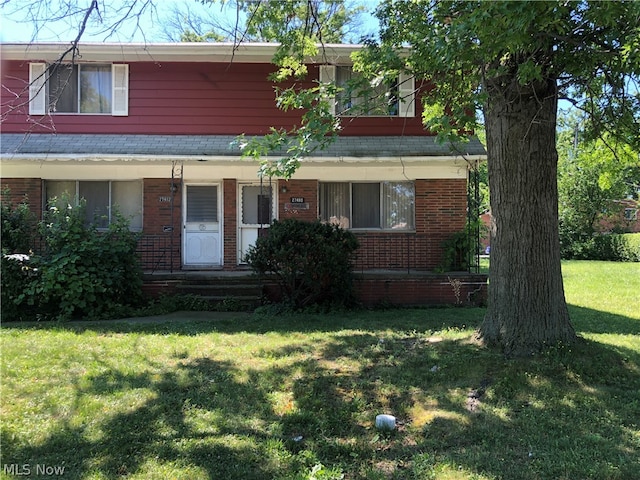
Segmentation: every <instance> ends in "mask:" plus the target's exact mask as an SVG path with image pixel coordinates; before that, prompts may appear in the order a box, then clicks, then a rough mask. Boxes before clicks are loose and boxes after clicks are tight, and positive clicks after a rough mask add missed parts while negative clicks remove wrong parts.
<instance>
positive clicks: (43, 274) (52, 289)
mask: <svg viewBox="0 0 640 480" xmlns="http://www.w3.org/2000/svg"><path fill="white" fill-rule="evenodd" d="M57 204H58V205H63V206H62V207H56V206H54V207H51V208H50V209H49V210H48V211H47V212H46V213H45V215H44V219H43V221H42V222H41V223H40V234H41V235H42V237H43V239H44V243H45V253H44V255H43V256H42V258H40V259H39V266H38V271H39V274H38V276H37V281H36V282H35V283H33V284H32V285H31V290H30V291H29V292H28V293H30V294H31V295H32V297H33V298H36V299H37V300H38V305H39V308H38V310H39V312H40V314H41V315H43V316H44V317H47V318H57V319H60V320H66V319H70V318H74V317H76V318H77V317H91V318H106V317H109V316H110V314H111V312H115V311H118V312H120V311H122V307H123V306H128V305H137V304H139V302H140V301H141V298H142V269H141V267H140V265H139V261H138V256H137V254H136V245H137V235H136V234H135V233H132V232H130V231H129V222H128V221H127V220H126V219H125V218H123V217H122V216H120V215H118V214H117V213H116V212H113V213H112V222H111V224H110V225H109V227H108V229H107V230H106V231H98V230H97V228H96V227H95V226H94V225H93V224H91V225H86V224H85V215H84V209H85V205H84V202H81V204H80V206H78V207H72V206H71V204H70V203H68V202H64V201H63V202H60V203H57ZM64 205H66V207H65V206H64Z"/></svg>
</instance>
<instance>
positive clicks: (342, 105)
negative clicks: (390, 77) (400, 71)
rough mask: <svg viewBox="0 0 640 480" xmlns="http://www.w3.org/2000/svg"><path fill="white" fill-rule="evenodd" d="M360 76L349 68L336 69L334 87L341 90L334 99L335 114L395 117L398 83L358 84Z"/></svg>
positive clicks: (396, 113) (396, 112)
mask: <svg viewBox="0 0 640 480" xmlns="http://www.w3.org/2000/svg"><path fill="white" fill-rule="evenodd" d="M359 77H360V75H359V74H358V73H356V72H354V71H353V69H352V68H351V67H336V85H337V86H338V87H339V88H341V89H342V90H341V91H340V92H339V93H338V95H337V98H336V112H337V113H338V114H340V115H346V116H355V115H366V116H376V115H377V116H397V115H398V83H397V82H392V83H388V82H383V81H380V82H379V83H377V84H373V85H370V84H364V85H363V84H362V82H360V83H358V78H359Z"/></svg>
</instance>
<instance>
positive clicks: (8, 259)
mask: <svg viewBox="0 0 640 480" xmlns="http://www.w3.org/2000/svg"><path fill="white" fill-rule="evenodd" d="M10 193H11V192H10V191H9V190H8V189H3V191H2V198H1V203H0V210H1V220H0V221H1V224H2V236H1V238H2V259H1V266H0V272H1V273H0V279H1V281H0V302H1V305H2V319H3V320H4V321H7V320H12V319H22V318H28V317H29V315H32V313H33V312H32V311H31V309H30V308H29V306H28V305H27V300H28V299H27V296H26V291H27V290H28V289H29V285H30V284H31V283H32V282H33V281H34V279H35V276H36V273H37V271H36V270H34V268H33V266H32V261H31V257H32V255H31V252H30V250H31V249H32V243H33V233H34V230H35V225H36V219H35V216H34V215H33V213H32V212H31V210H30V209H29V204H28V199H27V197H26V196H25V198H24V201H22V202H21V203H20V204H18V205H14V204H13V202H12V201H11V199H10Z"/></svg>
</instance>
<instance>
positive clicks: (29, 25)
mask: <svg viewBox="0 0 640 480" xmlns="http://www.w3.org/2000/svg"><path fill="white" fill-rule="evenodd" d="M36 1H38V0H36ZM60 1H61V0H58V1H57V2H56V0H48V2H49V3H51V4H54V5H55V4H57V3H58V2H60ZM89 1H90V0H78V4H81V5H82V4H86V3H88V2H89ZM360 1H361V3H362V4H364V5H365V7H366V8H367V9H369V10H371V11H372V10H373V9H374V8H375V6H376V4H377V3H378V0H360ZM30 3H31V2H30V1H29V0H14V2H13V3H12V2H11V1H6V2H3V1H1V0H0V5H2V6H0V42H7V43H8V42H31V41H34V40H35V41H39V42H51V41H61V42H68V41H71V40H73V39H74V38H75V37H76V35H77V32H78V22H79V19H75V24H74V23H73V22H71V21H70V20H69V19H67V20H61V21H58V22H46V23H44V24H42V25H40V28H35V25H34V24H33V22H32V21H30V20H29V19H28V18H27V17H26V15H25V13H26V12H27V10H28V8H29V7H28V5H29V4H30ZM62 3H64V2H62ZM122 3H123V2H122V1H121V0H107V1H105V2H101V4H102V5H104V4H107V8H110V9H114V8H115V9H117V8H118V6H121V5H122ZM140 3H143V2H140ZM155 4H156V11H155V12H151V11H147V12H146V13H145V14H144V15H143V16H141V17H140V25H139V26H137V25H136V24H135V22H134V21H132V20H129V21H127V22H126V23H124V24H123V25H122V26H120V27H119V28H118V29H117V33H116V34H115V35H111V36H107V34H105V33H104V32H103V30H104V26H101V25H99V24H98V23H97V22H90V23H89V25H88V27H87V30H86V31H85V33H84V35H83V37H82V39H83V41H85V42H123V43H130V42H164V41H168V39H167V37H166V35H164V32H163V27H162V24H163V19H166V18H167V17H169V16H170V12H171V10H172V8H174V7H175V6H184V5H188V7H189V8H190V9H191V10H192V11H195V12H201V13H203V14H209V13H210V12H212V11H213V12H216V13H218V14H219V15H228V14H226V13H224V12H222V9H221V6H220V5H219V4H217V5H215V4H214V5H207V6H203V5H202V4H201V3H200V2H198V1H195V0H191V1H189V0H156V1H155ZM16 5H18V6H20V5H23V8H22V9H21V10H19V11H16V10H15V8H16ZM107 15H108V13H107ZM363 21H364V25H363V28H364V30H365V31H366V32H367V33H374V32H375V29H376V21H375V19H374V18H373V17H372V16H371V15H365V16H364V18H363Z"/></svg>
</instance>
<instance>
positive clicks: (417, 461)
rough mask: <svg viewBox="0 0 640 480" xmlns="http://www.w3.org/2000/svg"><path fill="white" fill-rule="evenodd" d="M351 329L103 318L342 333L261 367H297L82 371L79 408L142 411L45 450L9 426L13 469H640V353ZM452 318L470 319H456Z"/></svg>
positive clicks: (58, 439)
mask: <svg viewBox="0 0 640 480" xmlns="http://www.w3.org/2000/svg"><path fill="white" fill-rule="evenodd" d="M454 311H455V310H454ZM583 313H585V312H583ZM586 313H588V312H586ZM346 320H349V319H348V318H347V319H333V320H331V319H325V320H324V321H322V322H321V323H319V324H317V325H315V327H314V328H310V329H309V330H306V329H305V327H304V326H302V327H300V328H293V327H294V325H291V324H288V323H287V322H286V319H281V320H277V319H272V320H271V321H268V320H264V319H255V318H254V319H247V321H246V322H237V321H236V322H231V323H226V322H225V323H218V322H196V323H195V324H191V325H187V324H185V325H173V326H172V325H151V326H149V325H129V324H121V323H113V322H112V323H110V324H105V323H99V324H96V325H95V327H93V326H92V327H91V329H92V330H96V331H98V332H102V331H108V332H114V331H116V332H127V331H130V330H129V329H133V331H136V332H141V331H142V332H149V333H157V332H164V331H170V332H171V333H178V334H185V335H194V334H197V333H203V332H204V333H206V332H212V331H216V332H224V333H229V334H233V333H236V332H254V333H262V332H264V331H284V332H289V331H303V332H304V331H312V332H316V331H322V332H327V335H326V338H325V339H324V341H323V342H321V343H317V342H314V341H312V340H311V339H310V340H308V341H306V342H301V343H299V344H297V345H287V346H284V347H280V348H269V347H265V348H262V349H260V350H259V353H258V355H257V356H258V357H260V358H267V359H271V358H272V359H274V360H275V359H279V360H283V361H281V362H276V361H274V362H273V365H271V366H263V367H245V366H243V364H242V361H243V359H238V362H229V361H219V360H216V359H215V358H214V357H213V356H204V357H191V356H189V354H188V353H186V354H180V355H176V356H175V358H174V359H173V361H172V362H171V364H167V365H166V366H164V368H162V369H160V372H159V373H148V372H137V373H127V372H123V371H119V370H118V369H116V368H111V369H109V368H107V369H106V370H105V371H104V372H103V373H100V374H97V375H90V376H78V377H77V378H75V380H74V382H75V383H74V388H75V403H76V405H81V404H83V403H84V402H88V401H90V400H91V399H94V400H95V399H102V400H104V402H105V407H104V409H108V405H109V401H110V400H111V399H112V398H119V397H122V396H129V397H130V399H131V400H130V402H131V404H130V406H129V407H128V408H123V405H122V403H120V404H119V407H118V408H117V409H116V410H115V411H114V412H113V413H109V412H108V411H102V412H100V415H99V417H98V418H96V420H95V423H94V424H90V425H86V424H80V425H79V424H78V423H77V422H75V421H74V419H73V415H71V417H70V418H65V419H62V420H60V422H59V428H58V429H57V430H56V432H55V433H53V434H51V435H50V436H48V437H45V438H43V439H41V440H40V441H37V442H30V441H29V439H26V438H23V437H22V436H21V435H22V434H21V432H18V431H9V430H7V429H3V435H2V438H3V451H2V457H3V458H2V461H3V463H4V464H7V463H19V464H36V463H38V464H49V465H59V464H60V461H61V459H64V461H65V462H66V463H65V464H66V467H67V470H66V472H65V478H86V477H87V476H95V477H99V478H119V477H122V476H127V475H138V476H139V477H140V478H142V477H144V476H147V475H148V474H153V475H155V476H156V477H158V476H160V475H161V474H162V472H163V471H165V470H163V468H166V469H168V470H166V471H168V472H169V475H170V476H172V477H174V478H178V476H177V474H181V475H182V476H183V478H237V479H272V478H307V477H306V476H305V475H306V474H308V472H309V471H310V470H311V468H312V467H313V466H314V465H316V464H318V463H323V464H324V465H329V466H333V467H336V468H339V469H340V470H342V471H343V472H345V474H346V478H370V479H382V478H398V479H400V478H402V479H404V478H407V479H410V478H421V479H428V478H438V476H439V475H443V476H444V475H445V474H447V473H451V475H453V474H456V475H458V476H457V477H455V478H471V477H473V475H484V476H485V477H481V478H509V479H516V480H517V479H539V478H612V479H613V478H621V479H622V478H634V476H635V475H637V472H638V471H640V461H639V460H638V457H637V449H638V447H639V445H638V433H637V432H638V428H639V426H638V423H637V421H638V418H640V400H639V399H638V398H637V392H638V391H640V354H639V353H638V351H634V350H630V349H626V348H622V347H616V346H610V345H607V344H602V343H597V342H594V341H583V342H581V343H580V344H578V345H575V346H573V347H571V348H569V347H565V348H557V349H553V350H550V351H549V352H547V353H546V354H545V355H544V356H542V357H540V358H537V359H535V360H510V361H508V360H505V359H504V358H503V357H502V356H501V355H499V354H498V353H497V352H494V351H490V350H487V349H484V348H482V347H480V346H478V345H476V344H474V343H472V342H469V341H464V340H457V341H452V340H443V339H441V338H434V337H431V336H430V334H429V333H428V332H427V333H424V332H425V331H428V330H429V329H435V328H442V324H443V320H442V318H440V319H438V320H436V319H432V320H431V321H424V322H425V323H422V322H421V321H419V318H416V319H410V318H409V317H406V318H404V319H398V320H397V321H395V320H394V321H393V322H390V321H389V320H388V319H387V320H386V321H383V320H382V318H373V319H369V321H363V322H362V324H358V326H351V328H353V329H354V330H355V329H358V328H362V329H364V328H365V327H366V330H367V332H368V333H367V332H362V331H352V332H349V331H345V330H344V329H345V327H346V325H345V323H344V322H345V321H346ZM446 321H451V325H449V326H450V327H460V326H461V323H460V321H459V319H458V320H457V321H454V316H453V315H452V317H451V318H449V319H448V320H446ZM446 321H445V323H446ZM617 321H619V322H621V324H620V326H621V327H623V326H624V321H623V319H617ZM627 321H629V322H632V320H631V319H627ZM265 322H266V323H265ZM298 322H299V320H298ZM319 322H320V321H319ZM430 322H431V323H430ZM354 323H358V322H355V321H354ZM56 328H72V327H71V326H70V325H66V326H64V327H60V326H58V327H56ZM73 328H74V329H75V327H73ZM88 328H89V327H88V326H82V327H81V330H82V329H88ZM391 328H393V329H394V330H395V331H390V329H391ZM622 329H623V330H624V328H622ZM419 332H423V333H419ZM284 360H288V361H284ZM103 361H104V364H105V367H109V365H110V359H108V358H105V359H103ZM146 362H147V363H148V364H153V365H156V362H155V359H153V358H146ZM136 399H138V400H136ZM104 409H103V410H104ZM377 413H391V414H393V415H395V416H396V417H397V418H398V420H399V428H398V429H397V430H396V431H395V432H392V433H389V434H381V433H379V432H377V431H376V430H375V429H374V428H372V424H373V420H374V418H375V415H376V414H377ZM150 472H151V473H150Z"/></svg>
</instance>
